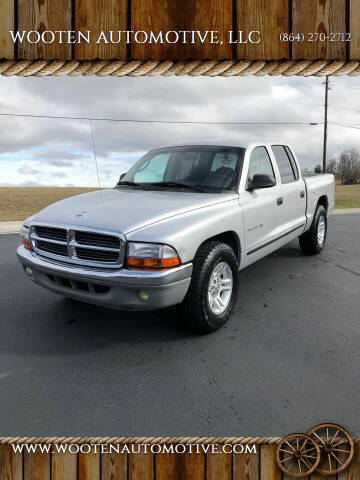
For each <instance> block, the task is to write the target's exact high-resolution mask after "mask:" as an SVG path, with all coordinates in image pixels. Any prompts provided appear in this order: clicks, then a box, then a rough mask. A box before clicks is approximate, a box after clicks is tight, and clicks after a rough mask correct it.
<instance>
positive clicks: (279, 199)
mask: <svg viewBox="0 0 360 480" xmlns="http://www.w3.org/2000/svg"><path fill="white" fill-rule="evenodd" d="M276 202H277V204H278V205H282V204H283V203H284V199H283V198H282V197H279V198H277V199H276Z"/></svg>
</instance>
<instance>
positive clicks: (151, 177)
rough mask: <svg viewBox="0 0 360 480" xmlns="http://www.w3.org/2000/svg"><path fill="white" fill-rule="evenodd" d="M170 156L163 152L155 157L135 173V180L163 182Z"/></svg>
mask: <svg viewBox="0 0 360 480" xmlns="http://www.w3.org/2000/svg"><path fill="white" fill-rule="evenodd" d="M169 156H170V154H169V153H162V154H160V155H156V156H155V157H153V158H152V159H151V160H150V161H149V162H147V163H145V165H144V166H143V167H142V169H141V170H139V171H138V172H137V173H136V174H135V175H134V182H162V181H163V179H164V173H165V170H166V166H167V163H168V160H169Z"/></svg>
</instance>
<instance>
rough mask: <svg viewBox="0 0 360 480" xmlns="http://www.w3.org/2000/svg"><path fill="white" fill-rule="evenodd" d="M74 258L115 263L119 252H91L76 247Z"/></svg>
mask: <svg viewBox="0 0 360 480" xmlns="http://www.w3.org/2000/svg"><path fill="white" fill-rule="evenodd" d="M75 251H76V256H77V257H78V258H81V259H83V260H96V261H97V262H116V260H117V259H118V257H119V252H108V251H106V250H91V249H90V248H81V247H76V248H75Z"/></svg>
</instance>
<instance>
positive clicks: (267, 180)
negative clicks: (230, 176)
mask: <svg viewBox="0 0 360 480" xmlns="http://www.w3.org/2000/svg"><path fill="white" fill-rule="evenodd" d="M274 185H276V182H275V179H274V177H271V176H270V175H263V174H261V173H256V174H255V175H254V176H253V179H252V181H251V182H248V184H247V186H246V190H248V191H249V192H252V191H253V190H259V189H260V188H270V187H273V186H274Z"/></svg>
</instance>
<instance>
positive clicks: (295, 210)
mask: <svg viewBox="0 0 360 480" xmlns="http://www.w3.org/2000/svg"><path fill="white" fill-rule="evenodd" d="M271 149H272V152H273V154H274V157H275V160H276V163H277V166H278V169H279V173H280V178H281V192H282V195H281V196H282V206H281V207H282V218H283V230H284V233H286V232H289V235H290V234H291V233H292V232H294V235H293V237H294V238H295V237H296V236H297V235H298V234H300V233H301V230H298V228H300V227H301V226H303V225H304V223H305V220H306V192H305V184H304V180H303V179H302V178H300V174H299V171H298V167H297V164H296V161H295V159H294V157H293V154H292V152H291V150H290V148H289V147H287V146H286V145H272V146H271ZM297 227H298V228H297Z"/></svg>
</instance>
